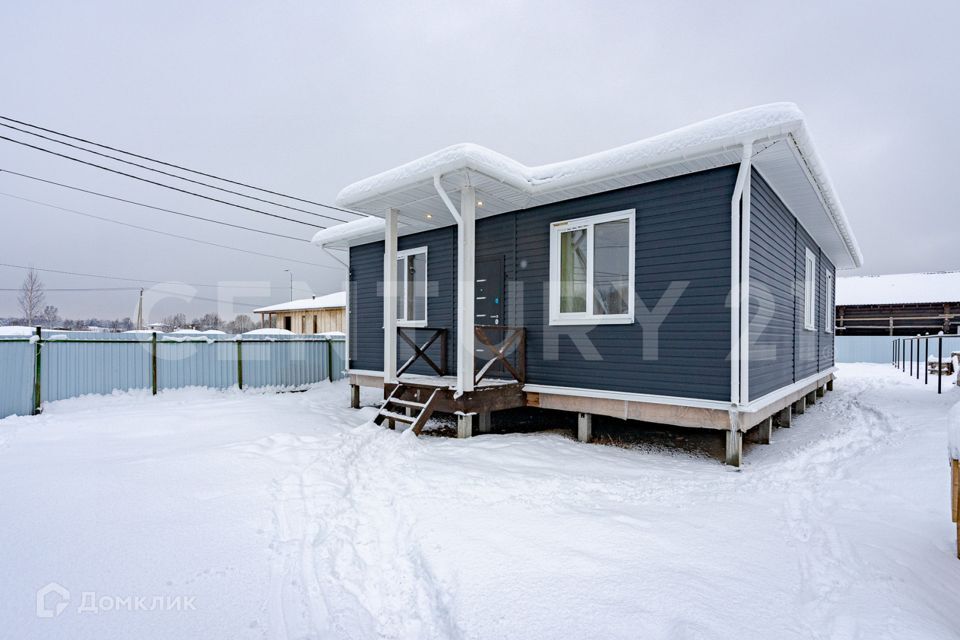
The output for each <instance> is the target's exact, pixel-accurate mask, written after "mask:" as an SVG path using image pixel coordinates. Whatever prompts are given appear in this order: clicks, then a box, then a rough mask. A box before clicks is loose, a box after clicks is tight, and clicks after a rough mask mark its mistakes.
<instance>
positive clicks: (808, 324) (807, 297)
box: [803, 249, 817, 331]
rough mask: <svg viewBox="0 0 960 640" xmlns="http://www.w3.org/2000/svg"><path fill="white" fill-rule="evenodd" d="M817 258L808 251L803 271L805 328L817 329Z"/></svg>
mask: <svg viewBox="0 0 960 640" xmlns="http://www.w3.org/2000/svg"><path fill="white" fill-rule="evenodd" d="M816 303H817V256H815V255H813V251H810V249H807V253H806V259H805V260H804V270H803V328H804V329H807V330H809V331H814V330H816V328H817V304H816Z"/></svg>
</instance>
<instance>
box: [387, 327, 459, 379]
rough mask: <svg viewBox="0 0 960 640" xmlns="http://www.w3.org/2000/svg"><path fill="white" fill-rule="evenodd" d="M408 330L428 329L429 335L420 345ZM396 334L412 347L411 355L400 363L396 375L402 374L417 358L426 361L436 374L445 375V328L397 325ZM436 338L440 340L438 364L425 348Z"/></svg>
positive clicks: (431, 344)
mask: <svg viewBox="0 0 960 640" xmlns="http://www.w3.org/2000/svg"><path fill="white" fill-rule="evenodd" d="M408 330H410V331H412V332H417V331H420V332H425V331H430V332H431V333H430V336H429V337H428V338H427V341H426V342H424V343H423V344H422V345H417V343H416V342H415V340H414V338H413V337H411V336H410V335H408V334H407V331H408ZM414 335H416V334H414ZM397 336H399V337H400V339H401V340H403V341H404V342H406V343H407V344H408V345H410V347H411V348H412V349H413V355H412V356H410V358H408V359H407V361H406V362H404V363H403V364H402V365H400V367H399V368H397V375H398V376H399V375H400V374H402V373H403V372H404V371H406V370H407V369H409V368H410V367H411V366H412V365H413V363H414V362H416V361H417V360H423V361H424V362H425V363H427V365H428V366H429V367H430V368H431V369H433V370H434V371H435V372H436V374H437V375H438V376H445V375H447V330H446V329H443V328H439V329H434V328H431V327H417V328H413V327H397ZM437 340H440V345H439V347H440V355H439V357H438V360H440V364H437V363H436V362H434V360H433V358H431V357H430V356H429V355H427V350H428V349H429V348H430V347H431V346H433V343H434V342H436V341H437Z"/></svg>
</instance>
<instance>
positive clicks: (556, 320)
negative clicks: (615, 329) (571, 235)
mask: <svg viewBox="0 0 960 640" xmlns="http://www.w3.org/2000/svg"><path fill="white" fill-rule="evenodd" d="M636 217H637V210H636V209H623V210H620V211H610V212H608V213H600V214H596V215H591V216H584V217H582V218H571V219H569V220H557V221H555V222H552V223H550V292H549V308H550V326H563V325H596V324H633V323H634V317H635V316H634V301H635V298H636V295H635V291H636V274H635V271H636V266H635V262H636V241H637V234H636ZM616 220H627V221H628V222H629V227H630V230H629V250H628V263H627V274H628V280H629V285H628V287H629V290H630V297H629V299H628V302H627V313H618V314H615V315H613V314H607V315H603V314H595V313H593V285H594V282H593V228H594V227H595V226H596V225H598V224H602V223H604V222H613V221H616ZM577 228H585V229H587V278H586V279H587V282H586V285H587V295H586V297H587V303H588V305H589V307H588V309H589V310H588V311H585V312H566V313H561V312H560V235H561V234H562V233H563V232H566V231H570V230H573V229H577Z"/></svg>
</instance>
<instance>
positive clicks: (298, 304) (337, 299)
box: [253, 220, 383, 313]
mask: <svg viewBox="0 0 960 640" xmlns="http://www.w3.org/2000/svg"><path fill="white" fill-rule="evenodd" d="M380 224H381V225H383V220H380ZM346 306H347V292H346V291H337V292H336V293H330V294H327V295H325V296H319V297H313V298H303V299H301V300H291V301H290V302H281V303H280V304H274V305H270V306H269V307H260V308H259V309H254V310H253V312H254V313H276V312H279V311H313V310H315V309H336V308H338V307H346Z"/></svg>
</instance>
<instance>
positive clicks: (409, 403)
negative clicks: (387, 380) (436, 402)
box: [383, 398, 427, 409]
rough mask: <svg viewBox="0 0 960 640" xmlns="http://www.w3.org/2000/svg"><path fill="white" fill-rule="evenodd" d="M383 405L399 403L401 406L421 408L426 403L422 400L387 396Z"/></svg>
mask: <svg viewBox="0 0 960 640" xmlns="http://www.w3.org/2000/svg"><path fill="white" fill-rule="evenodd" d="M383 404H384V406H386V405H387V404H399V405H400V406H403V407H410V408H412V409H423V408H424V407H425V406H427V405H426V404H424V403H423V402H414V401H413V400H401V399H400V398H389V399H387V400H386V401H385V402H384V403H383Z"/></svg>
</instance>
